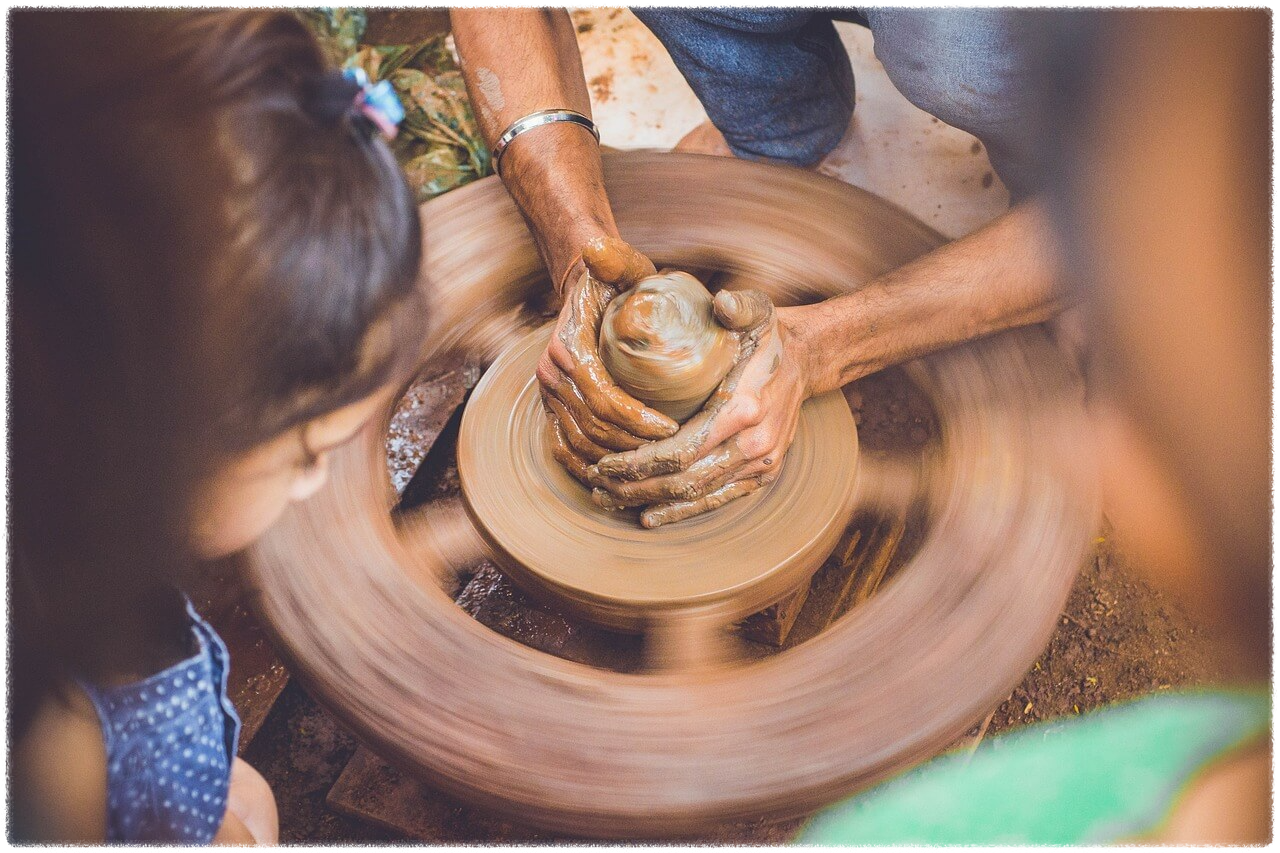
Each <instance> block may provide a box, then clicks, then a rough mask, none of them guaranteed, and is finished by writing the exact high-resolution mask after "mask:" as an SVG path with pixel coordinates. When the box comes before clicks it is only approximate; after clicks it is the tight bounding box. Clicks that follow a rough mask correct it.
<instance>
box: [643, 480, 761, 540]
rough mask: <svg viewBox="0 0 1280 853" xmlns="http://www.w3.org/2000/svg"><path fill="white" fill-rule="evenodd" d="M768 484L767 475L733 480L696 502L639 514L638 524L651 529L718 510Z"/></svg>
mask: <svg viewBox="0 0 1280 853" xmlns="http://www.w3.org/2000/svg"><path fill="white" fill-rule="evenodd" d="M770 482H772V477H771V476H768V475H762V476H759V477H752V478H751V479H748V480H735V481H734V482H732V483H729V484H728V485H726V486H721V487H720V488H718V489H716V490H715V491H714V492H712V493H711V494H709V495H706V496H704V497H701V498H698V499H697V500H692V501H674V502H672V503H665V504H657V505H655V506H651V507H649V508H648V509H646V510H645V511H644V512H642V513H640V524H641V525H643V526H644V527H648V528H653V527H661V526H662V525H664V524H671V523H672V522H676V521H683V520H684V519H686V518H692V517H693V516H695V515H701V514H702V513H704V512H710V511H711V510H713V509H719V508H720V507H722V506H724V505H725V504H727V503H728V502H729V501H732V500H737V499H738V498H741V497H745V496H747V495H749V494H751V493H752V492H754V491H757V490H758V489H759V488H760V487H761V486H764V485H767V484H768V483H770Z"/></svg>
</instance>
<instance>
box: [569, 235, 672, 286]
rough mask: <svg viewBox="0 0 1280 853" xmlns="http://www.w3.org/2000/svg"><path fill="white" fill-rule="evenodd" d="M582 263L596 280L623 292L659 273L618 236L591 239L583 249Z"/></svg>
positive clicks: (649, 262)
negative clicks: (643, 279) (641, 280)
mask: <svg viewBox="0 0 1280 853" xmlns="http://www.w3.org/2000/svg"><path fill="white" fill-rule="evenodd" d="M582 261H583V263H585V264H586V265H587V269H588V270H590V272H591V275H592V277H593V278H595V279H598V280H599V281H603V282H606V283H607V284H611V285H614V286H616V287H619V288H622V289H625V288H628V287H630V286H631V285H633V284H635V283H636V282H637V281H639V280H640V279H642V278H645V277H647V276H651V275H656V274H657V272H658V270H657V269H656V268H655V267H654V265H653V261H651V260H649V259H648V258H646V257H645V256H644V255H642V254H641V253H640V252H639V251H637V250H636V248H635V247H634V246H632V245H631V244H630V243H627V242H626V241H625V240H619V239H618V238H617V237H597V238H595V239H594V240H592V241H591V242H590V243H588V244H587V245H586V247H585V248H584V249H583V250H582Z"/></svg>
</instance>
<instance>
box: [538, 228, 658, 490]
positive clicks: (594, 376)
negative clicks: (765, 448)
mask: <svg viewBox="0 0 1280 853" xmlns="http://www.w3.org/2000/svg"><path fill="white" fill-rule="evenodd" d="M582 260H583V267H585V270H583V271H582V272H581V273H578V271H577V270H571V271H570V274H569V275H570V277H571V278H572V277H573V276H575V275H576V276H577V277H576V280H573V281H570V282H568V283H567V284H566V285H565V289H564V307H563V308H562V309H561V311H560V318H559V320H558V321H557V323H556V328H555V332H554V333H553V334H552V336H551V342H550V343H549V344H548V345H547V349H546V351H545V352H543V354H542V358H541V359H539V361H538V381H539V383H541V385H542V401H543V405H544V407H545V409H546V411H547V415H548V418H549V421H550V425H549V430H550V437H551V444H552V450H553V454H554V455H555V458H556V459H557V460H558V461H559V462H560V463H561V464H562V465H564V466H565V467H566V468H568V469H569V472H570V473H571V474H573V475H574V476H575V477H577V478H578V479H579V480H582V481H583V482H587V483H589V482H590V481H589V479H588V477H587V470H588V466H589V465H590V464H591V463H593V462H596V461H597V460H599V459H600V458H601V457H602V456H604V455H605V454H607V453H612V452H616V451H620V450H633V449H635V448H638V447H640V446H642V445H643V444H644V443H645V442H647V441H652V440H654V439H662V438H667V437H669V436H671V435H672V434H674V433H675V431H676V429H677V428H678V424H676V422H675V421H673V420H671V419H670V418H668V417H667V416H666V415H663V414H661V413H660V412H657V411H655V410H653V409H650V408H649V407H648V406H645V405H644V404H643V403H641V402H640V401H639V400H636V399H635V398H634V397H632V396H631V395H629V394H627V393H626V392H625V391H623V390H622V389H621V388H619V387H618V386H617V385H616V384H615V383H614V381H613V379H612V378H611V377H610V376H609V372H608V371H607V370H605V368H604V364H603V363H602V362H601V360H600V354H599V351H598V346H599V344H598V341H599V339H600V323H601V320H602V319H603V317H604V309H605V306H606V305H608V304H609V301H610V300H611V299H613V297H614V296H616V295H617V294H618V293H620V292H622V291H624V290H626V289H627V288H629V287H631V286H632V285H634V284H635V283H636V282H637V281H639V280H640V279H642V278H644V277H646V276H650V275H653V274H654V273H655V272H656V270H655V269H654V266H653V263H652V262H651V261H650V260H649V259H648V258H646V257H645V256H644V255H642V254H640V253H639V252H638V251H636V250H635V249H634V248H632V247H631V246H629V245H628V244H626V243H624V242H623V241H622V240H618V239H616V238H611V237H601V238H597V239H596V240H593V241H591V243H589V244H588V245H587V247H586V248H585V249H583V251H582ZM579 269H581V268H579Z"/></svg>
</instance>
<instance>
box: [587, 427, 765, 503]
mask: <svg viewBox="0 0 1280 853" xmlns="http://www.w3.org/2000/svg"><path fill="white" fill-rule="evenodd" d="M747 464H748V460H747V459H746V457H745V456H744V455H743V453H742V450H741V449H740V448H739V447H738V443H737V442H736V441H727V442H725V443H724V444H722V445H721V446H720V447H717V448H716V449H715V450H713V451H711V452H710V453H708V454H707V455H706V456H704V457H702V458H701V459H699V460H697V461H696V462H694V463H693V464H692V465H690V466H689V467H688V468H687V469H685V470H683V471H678V472H676V473H674V474H666V475H663V476H658V477H648V478H646V479H643V480H635V481H627V480H617V479H613V478H610V477H600V478H599V490H600V491H603V492H605V493H606V494H608V495H609V499H610V502H611V503H622V504H624V505H627V506H641V505H644V504H654V503H666V502H668V501H691V500H696V499H697V498H700V497H702V496H703V495H705V494H707V493H709V492H711V491H714V490H715V489H717V488H719V487H720V486H722V485H724V484H725V483H728V482H730V481H732V480H738V479H742V478H743V469H744V466H745V465H747ZM597 502H599V501H597Z"/></svg>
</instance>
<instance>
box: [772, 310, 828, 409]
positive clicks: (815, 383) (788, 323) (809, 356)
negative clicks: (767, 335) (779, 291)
mask: <svg viewBox="0 0 1280 853" xmlns="http://www.w3.org/2000/svg"><path fill="white" fill-rule="evenodd" d="M777 312H778V332H779V335H780V337H781V338H782V349H783V352H784V353H786V357H787V360H789V361H790V362H791V363H792V365H794V366H795V369H796V371H797V372H798V373H799V374H800V384H801V388H802V389H803V393H804V398H805V399H806V400H807V399H809V398H810V397H812V396H814V395H815V394H818V393H821V391H819V387H820V386H821V385H822V378H821V376H820V375H819V372H818V371H819V370H820V366H819V365H818V364H816V363H815V361H816V360H815V359H814V357H813V342H812V340H811V338H810V336H809V334H808V332H807V329H806V324H805V322H804V309H803V308H802V307H801V308H779V309H777Z"/></svg>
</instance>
